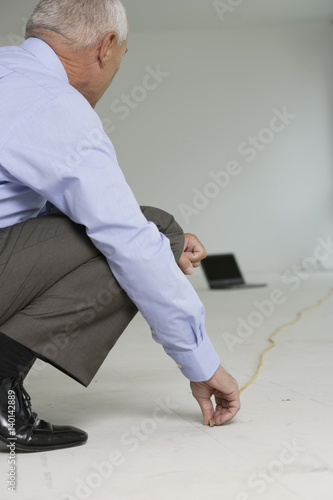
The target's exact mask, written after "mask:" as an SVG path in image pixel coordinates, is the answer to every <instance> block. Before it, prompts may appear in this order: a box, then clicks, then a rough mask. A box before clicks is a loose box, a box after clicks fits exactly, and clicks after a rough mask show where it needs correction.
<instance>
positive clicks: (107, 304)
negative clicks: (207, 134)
mask: <svg viewBox="0 0 333 500" xmlns="http://www.w3.org/2000/svg"><path fill="white" fill-rule="evenodd" d="M142 211H143V213H144V215H145V217H146V218H147V219H148V220H150V221H152V222H154V223H155V224H156V225H157V227H158V228H159V230H160V231H161V232H162V233H164V234H165V235H166V236H167V237H168V238H169V239H170V242H171V248H172V250H173V253H174V256H175V260H176V262H178V260H179V258H180V256H181V254H182V251H183V245H184V234H183V231H182V229H181V228H180V226H179V225H178V224H177V223H176V221H175V220H174V218H173V217H172V216H171V215H169V214H167V213H166V212H164V211H162V210H158V209H155V208H151V207H142ZM136 313H137V308H136V306H135V305H134V304H133V302H132V301H131V300H130V298H129V297H128V296H127V294H126V293H125V292H124V290H122V289H121V287H120V286H119V284H118V283H117V281H116V280H115V278H114V276H113V274H112V272H111V270H110V268H109V266H108V264H107V262H106V259H105V258H104V256H103V255H101V253H100V252H99V251H98V250H97V249H96V248H95V247H94V245H93V244H92V243H91V241H90V239H89V238H88V236H87V235H86V232H85V229H84V228H83V227H82V226H79V225H77V224H75V223H73V222H72V221H71V220H69V219H68V218H67V217H65V216H63V215H52V216H49V217H39V218H36V219H29V220H27V221H25V222H22V223H20V224H16V225H14V226H11V227H8V228H5V229H0V331H1V332H2V333H4V334H5V335H7V336H8V337H10V338H11V339H13V340H15V341H16V342H19V343H20V344H22V345H24V346H25V347H27V348H28V349H30V350H31V351H33V352H34V353H35V354H36V356H37V357H38V358H40V359H43V360H44V361H46V362H48V363H50V364H52V365H53V366H55V367H56V368H58V369H60V370H61V371H63V372H64V373H66V374H67V375H69V376H70V377H72V378H73V379H75V380H77V381H78V382H80V383H81V384H83V385H84V386H88V385H89V383H90V382H91V380H92V379H93V377H94V376H95V374H96V372H97V370H98V369H99V367H100V366H101V364H102V363H103V361H104V359H105V358H106V356H107V355H108V353H109V351H110V350H111V349H112V347H113V346H114V345H115V343H116V342H117V340H118V338H119V337H120V335H121V334H122V333H123V331H124V330H125V328H126V327H127V325H128V324H129V323H130V321H131V320H132V319H133V317H134V316H135V315H136Z"/></svg>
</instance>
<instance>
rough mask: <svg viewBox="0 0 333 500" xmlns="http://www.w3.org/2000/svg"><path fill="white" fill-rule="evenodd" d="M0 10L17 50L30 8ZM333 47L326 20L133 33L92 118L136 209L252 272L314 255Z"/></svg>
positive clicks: (327, 210) (2, 33)
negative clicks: (150, 208) (155, 209)
mask: <svg viewBox="0 0 333 500" xmlns="http://www.w3.org/2000/svg"><path fill="white" fill-rule="evenodd" d="M125 3H126V2H125ZM2 5H3V4H1V9H2V12H3V13H4V15H2V16H1V21H0V42H1V44H2V45H5V44H16V43H18V41H19V39H18V38H17V36H14V35H13V33H15V35H18V36H20V35H21V34H22V33H21V31H22V26H23V20H22V17H23V16H24V15H28V14H29V12H30V10H31V6H32V5H34V2H30V1H29V2H24V3H22V2H20V4H19V8H14V6H15V3H14V2H13V3H12V2H6V8H5V10H3V8H2ZM10 5H12V8H11V7H10ZM133 22H134V20H132V23H133ZM332 48H333V34H332V25H331V24H330V23H328V22H327V23H325V22H320V23H304V24H289V25H275V26H266V27H265V26H260V27H258V26H253V27H242V28H237V27H236V28H234V29H222V28H221V29H220V30H210V31H208V30H205V31H178V32H171V31H170V32H162V33H133V34H132V35H131V37H130V41H129V53H128V54H127V55H126V57H125V59H124V61H123V65H122V69H121V71H120V73H119V75H118V76H117V78H116V80H115V82H114V83H113V85H112V87H111V89H110V90H109V91H108V93H107V94H106V95H105V96H104V98H103V99H102V101H101V102H100V104H99V105H98V108H97V111H98V113H99V115H100V117H101V118H102V120H103V121H104V123H105V128H106V130H107V132H108V133H109V135H110V137H111V139H112V141H113V142H114V145H115V147H116V151H117V153H118V159H119V162H120V165H121V167H122V169H123V171H124V172H125V175H126V177H127V180H128V182H129V184H130V185H131V187H132V189H133V191H134V193H135V194H136V196H137V199H138V201H139V202H140V203H142V204H151V205H156V206H159V207H161V208H164V209H165V210H168V211H170V212H172V213H173V214H174V215H175V216H176V218H177V219H178V220H179V222H180V223H181V224H182V225H183V227H184V229H185V230H186V231H189V232H194V233H196V234H198V235H199V236H200V237H201V239H202V240H203V242H204V243H205V245H206V247H207V250H208V251H209V252H228V251H232V252H235V253H236V254H237V256H238V257H239V260H240V262H241V264H242V267H243V268H244V270H245V271H248V272H249V271H266V270H279V271H283V270H285V269H287V268H288V267H290V266H291V265H292V264H297V263H298V262H300V261H302V259H304V258H305V257H311V256H313V254H314V250H315V248H316V246H317V245H318V243H317V242H316V239H317V237H322V238H324V239H325V238H326V237H327V236H328V235H330V234H332V209H333V206H332V205H333V196H332V195H333V192H332V191H333V182H332V180H333V179H332V177H333V171H332V101H333V96H332V89H333V71H332ZM158 67H159V68H160V71H161V72H162V73H163V74H162V75H161V76H156V75H155V76H153V75H154V71H155V72H156V69H157V68H158ZM284 109H286V110H287V112H288V114H290V115H293V116H294V118H289V119H288V118H286V119H284V121H281V120H273V118H274V117H275V116H276V115H278V114H279V113H278V112H280V113H281V112H282V111H283V110H284ZM274 110H275V111H274ZM288 122H290V123H288ZM254 138H258V142H256V145H254V146H250V145H249V142H251V141H253V142H254V140H255V139H254ZM231 162H232V163H231ZM216 176H217V177H216ZM217 179H218V180H217Z"/></svg>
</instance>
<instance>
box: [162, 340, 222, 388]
mask: <svg viewBox="0 0 333 500" xmlns="http://www.w3.org/2000/svg"><path fill="white" fill-rule="evenodd" d="M165 352H166V353H167V354H168V355H169V356H170V357H171V358H172V359H173V360H174V361H175V362H176V364H177V366H178V368H179V369H180V371H181V372H182V374H183V375H184V376H185V377H186V378H188V379H189V380H191V381H192V382H206V381H207V380H209V379H210V378H212V376H213V375H214V373H215V372H216V370H217V369H218V367H219V366H220V364H221V361H220V358H219V357H218V355H217V353H216V351H215V349H214V347H213V345H212V343H211V341H210V339H209V337H208V336H207V335H206V336H205V338H204V340H203V341H202V342H201V344H200V345H199V347H197V348H196V349H195V350H194V351H185V352H184V351H182V352H180V351H178V352H174V351H171V350H169V349H165Z"/></svg>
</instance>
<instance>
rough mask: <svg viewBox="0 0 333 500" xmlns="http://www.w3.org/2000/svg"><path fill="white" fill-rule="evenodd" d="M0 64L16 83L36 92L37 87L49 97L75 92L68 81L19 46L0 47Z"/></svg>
mask: <svg viewBox="0 0 333 500" xmlns="http://www.w3.org/2000/svg"><path fill="white" fill-rule="evenodd" d="M0 66H1V67H2V68H4V69H7V71H8V72H7V74H9V73H11V78H12V79H13V80H15V83H16V84H17V85H21V86H22V87H24V88H29V89H31V90H33V91H34V92H35V93H36V94H38V89H39V91H40V92H43V94H46V93H47V94H49V95H50V97H52V96H57V95H59V94H62V93H75V89H74V88H73V87H71V85H70V84H69V83H68V81H65V80H63V79H61V78H59V76H58V75H56V74H54V73H53V72H52V70H50V69H49V68H47V67H46V66H45V65H43V64H42V63H41V62H40V61H39V60H38V59H36V57H34V56H33V55H32V54H30V53H29V52H27V51H25V50H22V49H21V48H20V47H1V48H0ZM2 83H5V82H2ZM1 92H2V90H1V87H0V93H1Z"/></svg>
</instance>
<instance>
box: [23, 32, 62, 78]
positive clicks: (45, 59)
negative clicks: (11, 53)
mask: <svg viewBox="0 0 333 500" xmlns="http://www.w3.org/2000/svg"><path fill="white" fill-rule="evenodd" d="M20 48H21V49H24V50H26V51H27V52H30V54H32V55H33V56H35V57H36V58H37V59H38V60H39V61H40V62H41V63H42V64H44V66H46V67H47V68H48V69H50V70H51V71H52V73H54V74H55V75H56V76H57V77H58V78H60V79H61V80H64V81H65V82H67V83H69V80H68V76H67V73H66V70H65V68H64V67H63V65H62V63H61V61H60V59H59V57H58V56H57V54H56V53H55V52H54V50H53V49H52V48H51V47H50V46H49V45H47V43H45V42H43V40H40V39H39V38H27V40H25V41H24V42H23V43H22V44H21V45H20Z"/></svg>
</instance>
